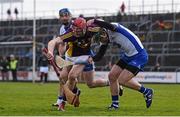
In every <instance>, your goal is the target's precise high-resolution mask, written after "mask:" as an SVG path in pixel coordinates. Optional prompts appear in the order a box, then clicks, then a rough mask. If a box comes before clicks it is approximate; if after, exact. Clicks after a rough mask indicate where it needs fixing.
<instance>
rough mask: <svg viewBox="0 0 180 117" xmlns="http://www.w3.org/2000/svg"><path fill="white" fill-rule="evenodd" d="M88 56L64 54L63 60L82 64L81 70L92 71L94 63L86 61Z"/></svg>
mask: <svg viewBox="0 0 180 117" xmlns="http://www.w3.org/2000/svg"><path fill="white" fill-rule="evenodd" d="M88 58H89V55H82V56H76V57H69V56H68V55H65V60H67V61H71V62H73V63H79V64H84V65H85V68H84V70H83V71H92V70H94V69H95V66H94V63H92V64H89V63H87V59H88Z"/></svg>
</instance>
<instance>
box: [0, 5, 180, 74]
mask: <svg viewBox="0 0 180 117" xmlns="http://www.w3.org/2000/svg"><path fill="white" fill-rule="evenodd" d="M176 5H178V3H177V4H174V8H176V7H175V6H176ZM126 6H127V8H128V9H127V12H126V14H125V15H124V16H121V18H119V17H118V16H117V12H118V10H117V12H116V13H115V14H108V15H106V13H107V12H106V11H105V10H104V14H101V15H99V14H97V15H99V16H97V15H93V16H92V17H91V16H89V15H88V14H84V12H83V17H85V18H86V19H90V18H94V16H97V17H100V18H102V19H104V20H106V21H109V22H119V23H121V24H123V25H125V26H126V27H128V28H129V29H130V30H132V31H134V32H135V33H136V35H137V36H139V38H140V39H141V41H142V42H143V44H144V47H145V48H146V49H147V51H148V53H149V63H148V65H147V66H146V67H145V71H151V70H152V69H153V68H154V65H155V64H156V63H157V62H159V64H160V65H161V71H176V70H177V69H179V67H180V62H179V59H180V13H179V12H176V11H175V10H174V11H175V12H170V10H169V12H168V11H167V12H166V10H164V11H163V12H161V11H160V10H155V12H153V11H152V10H149V11H148V12H146V11H144V12H139V13H136V14H135V13H134V12H133V13H132V12H128V10H129V6H128V4H126ZM160 6H161V4H159V6H158V7H159V8H160ZM132 7H133V6H131V7H130V8H131V9H132ZM145 7H146V6H144V9H145ZM176 10H177V9H176ZM157 11H158V12H157ZM56 14H57V13H56ZM79 14H81V13H79ZM79 14H78V16H79ZM30 16H31V15H30ZM56 16H58V15H56ZM58 29H59V20H58V18H55V17H51V18H49V19H41V18H37V20H36V63H37V62H38V60H39V57H40V54H41V48H42V47H43V46H44V45H47V43H48V41H49V40H51V39H52V38H53V37H55V36H56V35H58ZM32 34H33V20H32V19H21V18H20V19H18V20H12V21H7V20H6V21H1V22H0V49H1V51H0V56H9V55H10V54H14V55H16V56H17V58H18V60H19V61H20V62H19V65H18V69H19V70H20V71H32V41H33V35H32ZM54 34H56V35H54ZM98 47H99V46H98V44H96V43H94V44H93V48H94V51H96V50H97V49H98ZM116 48H120V45H116V44H114V46H110V47H109V48H108V51H107V52H106V55H105V57H104V59H103V61H100V62H97V63H96V70H104V69H106V68H104V66H105V65H107V66H108V65H109V64H110V63H109V61H113V62H115V61H116V60H117V58H118V57H119V53H118V51H117V49H116ZM36 68H37V65H36ZM107 69H109V68H107Z"/></svg>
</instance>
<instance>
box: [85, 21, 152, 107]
mask: <svg viewBox="0 0 180 117" xmlns="http://www.w3.org/2000/svg"><path fill="white" fill-rule="evenodd" d="M92 24H95V25H98V26H100V27H103V28H106V29H108V30H109V36H110V42H116V43H117V44H119V45H121V49H122V50H123V51H124V54H123V55H122V57H121V58H120V59H119V61H118V62H117V63H116V64H115V65H114V66H113V67H112V69H111V71H110V73H109V75H108V76H109V81H110V91H111V96H112V104H111V105H110V106H109V107H108V108H109V109H118V108H119V97H118V85H119V84H121V85H123V86H125V87H128V88H131V89H134V90H137V91H139V92H141V93H142V94H143V95H144V97H145V102H146V107H147V108H149V107H150V106H151V103H152V96H153V90H152V89H150V88H145V87H144V86H143V85H141V84H140V83H139V82H137V81H136V80H134V79H133V77H135V76H136V75H137V74H138V72H139V71H141V70H142V69H143V67H144V65H145V64H146V63H147V62H148V54H147V52H146V50H145V49H144V47H143V45H142V43H141V41H140V40H139V38H138V37H137V36H136V35H135V34H134V33H133V32H132V31H130V30H129V29H127V28H125V27H124V26H122V25H120V24H118V23H114V24H113V23H112V24H111V23H108V22H104V21H101V20H97V19H92V20H89V21H88V25H92Z"/></svg>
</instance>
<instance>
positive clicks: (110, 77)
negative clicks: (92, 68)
mask: <svg viewBox="0 0 180 117" xmlns="http://www.w3.org/2000/svg"><path fill="white" fill-rule="evenodd" d="M117 77H118V76H115V74H114V73H113V72H109V74H108V78H109V81H110V82H115V81H116V79H117Z"/></svg>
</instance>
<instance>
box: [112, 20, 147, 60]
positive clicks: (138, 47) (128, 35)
mask: <svg viewBox="0 0 180 117" xmlns="http://www.w3.org/2000/svg"><path fill="white" fill-rule="evenodd" d="M112 24H113V25H116V26H117V27H116V29H117V32H114V31H110V37H111V38H110V39H111V40H110V41H111V42H115V43H117V44H120V45H121V48H122V50H124V53H125V55H126V56H128V57H131V56H133V55H136V54H138V53H139V52H141V51H142V50H143V49H144V47H143V45H142V43H141V41H140V39H139V38H138V37H137V36H136V35H135V34H134V33H133V32H132V31H130V30H129V29H127V28H126V27H124V26H122V25H120V24H118V23H116V24H115V23H112Z"/></svg>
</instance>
